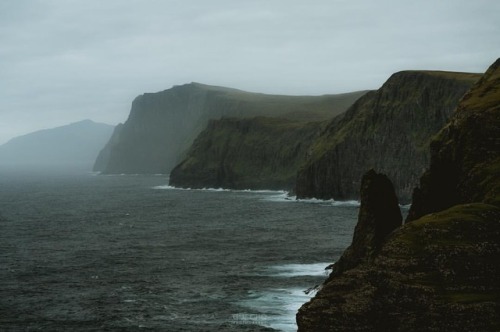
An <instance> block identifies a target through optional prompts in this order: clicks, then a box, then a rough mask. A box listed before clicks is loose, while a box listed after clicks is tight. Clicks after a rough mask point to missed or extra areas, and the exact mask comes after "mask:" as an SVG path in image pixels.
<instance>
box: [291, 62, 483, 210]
mask: <svg viewBox="0 0 500 332" xmlns="http://www.w3.org/2000/svg"><path fill="white" fill-rule="evenodd" d="M480 77H481V75H479V74H469V73H455V72H440V71H403V72H399V73H395V74H393V75H392V76H391V77H390V78H389V79H388V80H387V82H386V83H384V85H383V86H382V87H381V88H380V89H379V90H377V91H373V92H370V93H367V94H366V95H364V96H363V97H362V98H360V99H359V100H358V101H357V102H356V103H355V104H354V105H353V106H351V107H350V108H349V109H348V110H347V111H346V112H345V113H344V114H343V115H341V116H338V117H336V118H335V119H334V120H332V121H331V122H330V124H329V125H328V126H327V127H326V129H325V130H324V132H323V133H322V134H321V136H320V137H319V138H318V139H317V141H316V142H315V143H314V144H313V146H312V148H311V151H310V152H309V156H308V158H307V160H306V162H305V163H304V165H303V166H302V167H301V169H300V170H299V172H298V175H297V186H296V193H297V197H298V198H311V197H316V198H320V199H331V198H333V199H336V200H349V199H358V198H359V186H360V179H361V177H362V175H363V174H364V173H365V172H366V171H367V170H369V169H372V168H373V169H376V170H378V171H380V172H382V173H385V174H387V175H388V176H389V178H391V180H392V181H393V183H394V186H395V188H396V194H397V195H398V197H399V199H400V201H401V202H409V201H410V199H411V195H412V190H413V188H414V187H415V186H416V185H417V183H418V179H419V177H420V176H421V175H422V173H423V172H424V170H425V168H426V167H427V165H428V163H429V152H428V144H429V142H430V140H431V138H432V136H433V135H435V134H436V133H437V132H438V131H439V130H440V129H441V128H442V127H443V126H444V125H445V124H446V122H447V121H448V119H449V117H450V115H451V112H452V111H453V109H454V108H455V107H456V106H457V104H458V101H459V100H460V98H461V97H462V96H463V95H464V94H465V92H467V90H468V89H469V88H470V87H471V86H472V84H474V82H476V81H477V80H478V79H479V78H480Z"/></svg>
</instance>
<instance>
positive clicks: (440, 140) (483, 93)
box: [408, 61, 500, 220]
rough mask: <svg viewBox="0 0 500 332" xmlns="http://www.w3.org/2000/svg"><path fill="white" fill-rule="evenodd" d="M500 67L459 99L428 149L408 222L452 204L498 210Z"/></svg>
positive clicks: (493, 67)
mask: <svg viewBox="0 0 500 332" xmlns="http://www.w3.org/2000/svg"><path fill="white" fill-rule="evenodd" d="M499 67H500V61H496V62H495V63H494V64H493V65H492V66H491V67H490V68H489V69H488V71H487V72H486V73H485V74H484V76H483V77H482V78H481V80H480V81H479V82H478V84H476V85H475V86H474V87H473V88H472V89H471V90H470V91H469V92H468V93H467V94H466V95H465V96H464V98H463V99H462V101H461V102H460V105H459V106H458V108H457V111H456V114H455V116H454V117H453V119H452V120H451V121H450V123H448V125H447V126H446V127H445V128H443V130H441V132H440V133H439V135H438V137H437V139H436V140H435V141H434V142H432V144H431V165H430V168H429V170H428V171H427V172H426V173H425V174H424V175H423V177H422V179H421V180H420V186H419V187H418V188H416V189H415V191H414V195H413V205H412V207H411V210H410V213H409V216H408V220H415V219H418V218H420V217H421V216H423V215H426V214H428V213H432V212H436V211H441V210H444V209H446V208H448V207H451V206H453V205H456V204H464V203H471V202H485V203H490V204H495V205H500V191H499V190H500V116H499V112H500V68H499Z"/></svg>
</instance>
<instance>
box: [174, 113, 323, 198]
mask: <svg viewBox="0 0 500 332" xmlns="http://www.w3.org/2000/svg"><path fill="white" fill-rule="evenodd" d="M322 124H323V123H322V122H303V121H296V120H288V119H283V118H265V117H258V118H252V119H234V118H223V119H221V120H211V121H210V122H209V124H208V126H207V128H206V129H205V130H204V131H203V132H202V133H201V134H200V135H199V136H198V137H197V138H196V140H195V142H194V143H193V145H192V146H191V149H190V150H189V152H188V154H187V157H186V159H184V161H182V162H181V163H180V164H179V165H177V166H176V167H175V168H174V169H173V170H172V172H171V173H170V185H172V186H176V187H183V188H231V189H281V190H290V189H292V188H293V187H294V184H295V178H296V173H297V170H298V168H299V165H300V163H301V162H302V160H303V158H304V157H305V155H306V153H307V150H308V149H309V147H310V145H311V144H312V142H313V140H314V139H315V138H316V137H317V135H318V133H319V132H320V130H321V127H322Z"/></svg>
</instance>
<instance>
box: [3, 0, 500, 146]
mask: <svg viewBox="0 0 500 332" xmlns="http://www.w3.org/2000/svg"><path fill="white" fill-rule="evenodd" d="M498 57H500V1H498V0H473V1H472V0H419V1H414V0H413V1H406V0H379V1H374V0H310V1H304V0H301V1H297V0H210V1H208V0H0V144H2V143H4V142H5V141H7V140H8V139H9V138H12V137H14V136H18V135H21V134H25V133H28V132H31V131H34V130H38V129H42V128H50V127H55V126H59V125H64V124H68V123H70V122H76V121H79V120H83V119H87V118H89V119H92V120H94V121H98V122H105V123H109V124H113V125H114V124H117V123H119V122H123V121H125V120H126V119H127V116H128V113H129V111H130V104H131V102H132V100H133V99H134V98H135V97H136V96H137V95H139V94H142V93H144V92H156V91H161V90H165V89H168V88H170V87H172V86H173V85H180V84H184V83H189V82H201V83H205V84H212V85H221V86H229V87H234V88H238V89H242V90H248V91H255V92H265V93H272V94H294V95H297V94H298V95H320V94H327V93H342V92H348V91H354V90H362V89H377V88H379V87H380V85H381V84H383V82H384V81H385V80H386V79H387V78H388V77H389V76H390V75H391V74H392V73H394V72H396V71H399V70H405V69H440V70H452V71H467V72H484V70H486V68H487V67H488V66H489V65H490V64H491V63H493V61H494V60H496V58H498Z"/></svg>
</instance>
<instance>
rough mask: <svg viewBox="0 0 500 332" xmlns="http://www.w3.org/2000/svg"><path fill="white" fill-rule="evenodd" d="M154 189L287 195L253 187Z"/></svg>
mask: <svg viewBox="0 0 500 332" xmlns="http://www.w3.org/2000/svg"><path fill="white" fill-rule="evenodd" d="M153 189H160V190H188V191H208V192H233V193H256V194H276V193H279V194H280V195H281V194H285V195H287V192H286V191H284V190H265V189H262V190H253V189H227V188H180V187H174V186H171V185H169V184H166V185H160V186H154V187H153Z"/></svg>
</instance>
